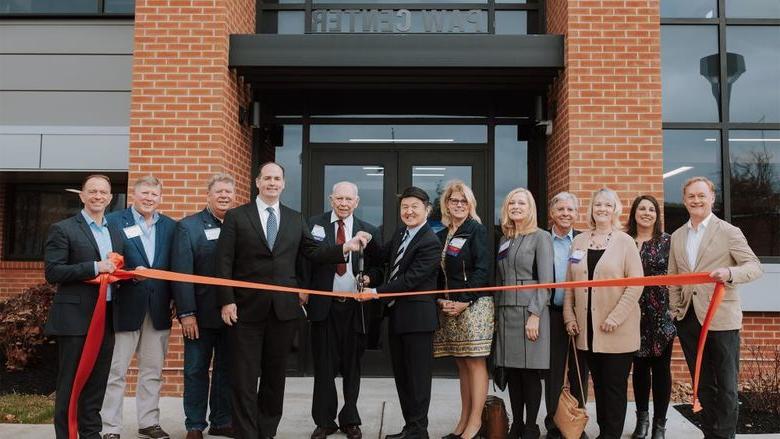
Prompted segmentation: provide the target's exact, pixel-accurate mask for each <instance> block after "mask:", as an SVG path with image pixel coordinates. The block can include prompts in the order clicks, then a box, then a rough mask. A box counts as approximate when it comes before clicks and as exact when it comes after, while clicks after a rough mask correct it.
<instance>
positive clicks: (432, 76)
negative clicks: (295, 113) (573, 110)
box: [229, 34, 564, 93]
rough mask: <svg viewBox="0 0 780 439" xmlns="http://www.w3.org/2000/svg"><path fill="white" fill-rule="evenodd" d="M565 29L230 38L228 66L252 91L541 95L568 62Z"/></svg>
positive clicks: (263, 35)
mask: <svg viewBox="0 0 780 439" xmlns="http://www.w3.org/2000/svg"><path fill="white" fill-rule="evenodd" d="M563 61H564V57H563V37H562V36H560V35H474V34H471V35H452V34H447V35H430V34H392V35H387V34H382V35H373V34H372V35H366V34H329V35H320V34H308V35H278V34H251V35H231V36H230V60H229V64H230V67H231V68H235V69H236V70H237V71H238V73H239V75H241V76H243V77H244V79H245V80H247V81H248V82H250V83H251V84H252V88H253V89H254V90H255V91H260V90H279V89H284V88H287V89H299V90H300V89H317V90H327V89H374V90H377V89H384V90H389V89H395V90H404V89H405V90H410V89H428V90H430V89H461V90H503V89H511V90H515V91H520V90H522V91H528V92H531V91H538V92H541V93H543V92H544V91H545V90H546V88H547V86H548V85H549V84H550V83H551V82H552V80H553V78H554V77H555V76H556V75H557V74H558V72H559V71H560V70H561V69H562V68H563V66H564V64H563Z"/></svg>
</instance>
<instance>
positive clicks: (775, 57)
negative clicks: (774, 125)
mask: <svg viewBox="0 0 780 439" xmlns="http://www.w3.org/2000/svg"><path fill="white" fill-rule="evenodd" d="M777 4H778V5H780V0H777ZM726 46H727V48H728V61H729V89H730V92H731V106H730V108H729V113H730V116H729V117H730V118H731V121H732V122H752V123H766V122H780V26H729V27H728V29H727V32H726ZM727 93H728V91H727Z"/></svg>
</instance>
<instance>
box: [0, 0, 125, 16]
mask: <svg viewBox="0 0 780 439" xmlns="http://www.w3.org/2000/svg"><path fill="white" fill-rule="evenodd" d="M134 12H135V0H103V1H100V0H0V14H9V15H16V14H20V15H22V14H24V15H28V14H32V15H35V14H39V15H101V14H133V13H134Z"/></svg>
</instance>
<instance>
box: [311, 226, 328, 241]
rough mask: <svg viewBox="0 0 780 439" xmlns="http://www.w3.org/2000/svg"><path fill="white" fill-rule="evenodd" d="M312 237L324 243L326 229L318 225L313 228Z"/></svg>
mask: <svg viewBox="0 0 780 439" xmlns="http://www.w3.org/2000/svg"><path fill="white" fill-rule="evenodd" d="M311 236H313V237H314V239H315V240H317V241H322V240H323V239H325V229H324V228H323V227H322V226H320V225H318V224H317V225H315V226H314V227H312V228H311Z"/></svg>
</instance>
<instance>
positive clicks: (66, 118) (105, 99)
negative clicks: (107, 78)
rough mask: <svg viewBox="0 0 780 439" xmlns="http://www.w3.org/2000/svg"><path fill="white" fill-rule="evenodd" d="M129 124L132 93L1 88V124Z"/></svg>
mask: <svg viewBox="0 0 780 439" xmlns="http://www.w3.org/2000/svg"><path fill="white" fill-rule="evenodd" d="M129 124H130V92H37V91H36V92H16V91H0V125H81V126H128V125H129Z"/></svg>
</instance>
